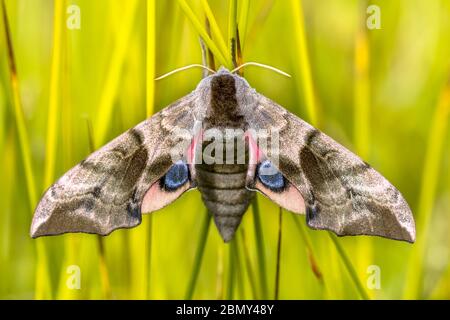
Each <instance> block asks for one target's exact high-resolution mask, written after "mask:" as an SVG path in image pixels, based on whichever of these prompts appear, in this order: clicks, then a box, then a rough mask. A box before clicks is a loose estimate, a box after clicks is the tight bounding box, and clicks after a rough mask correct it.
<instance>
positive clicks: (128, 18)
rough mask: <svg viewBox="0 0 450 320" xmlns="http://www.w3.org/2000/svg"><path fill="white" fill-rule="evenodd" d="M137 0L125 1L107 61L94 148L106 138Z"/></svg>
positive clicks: (96, 123) (96, 122)
mask: <svg viewBox="0 0 450 320" xmlns="http://www.w3.org/2000/svg"><path fill="white" fill-rule="evenodd" d="M137 7H138V1H137V0H130V1H127V2H126V5H125V9H124V12H123V19H122V21H121V22H120V25H121V28H120V29H119V33H118V34H117V38H116V39H117V40H116V43H115V45H114V48H113V50H112V51H111V52H112V56H111V61H110V63H109V66H110V67H109V68H108V74H107V76H106V82H105V84H104V87H103V90H102V96H101V98H100V103H99V107H98V112H97V117H96V121H95V129H96V132H95V139H96V144H95V146H96V148H97V147H99V146H101V145H102V144H103V143H104V141H105V138H106V134H107V132H108V129H109V127H110V123H111V116H112V112H113V107H114V101H115V99H116V95H117V93H118V88H119V82H120V77H121V74H122V66H123V64H124V61H125V57H126V53H127V50H128V48H129V40H130V36H131V33H132V30H133V25H134V20H135V16H136V12H137Z"/></svg>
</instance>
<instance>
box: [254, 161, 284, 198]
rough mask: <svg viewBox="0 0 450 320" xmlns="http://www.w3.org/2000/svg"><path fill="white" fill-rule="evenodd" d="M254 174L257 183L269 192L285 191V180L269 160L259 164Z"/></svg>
mask: <svg viewBox="0 0 450 320" xmlns="http://www.w3.org/2000/svg"><path fill="white" fill-rule="evenodd" d="M256 172H257V176H258V179H259V181H261V183H262V184H263V185H264V186H265V187H267V188H269V189H270V190H272V191H274V192H282V191H284V190H285V189H286V178H285V177H284V176H283V174H282V173H281V172H280V171H278V169H277V168H275V166H274V165H273V164H272V162H270V161H269V160H265V161H263V162H262V163H260V164H259V165H258V168H257V169H256Z"/></svg>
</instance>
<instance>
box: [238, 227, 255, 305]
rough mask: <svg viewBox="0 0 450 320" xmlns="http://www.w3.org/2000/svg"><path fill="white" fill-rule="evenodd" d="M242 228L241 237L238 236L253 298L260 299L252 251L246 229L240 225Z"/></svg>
mask: <svg viewBox="0 0 450 320" xmlns="http://www.w3.org/2000/svg"><path fill="white" fill-rule="evenodd" d="M240 230H241V232H240V237H239V236H238V239H240V242H241V243H240V244H241V247H242V248H243V249H244V263H245V268H246V270H247V276H248V280H249V282H250V288H251V290H252V295H253V297H252V298H253V299H260V297H259V294H258V289H257V286H256V279H255V272H254V269H253V267H252V262H251V260H250V252H249V249H248V245H247V241H246V238H245V230H244V228H243V227H242V226H240Z"/></svg>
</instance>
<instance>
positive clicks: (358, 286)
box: [328, 232, 370, 300]
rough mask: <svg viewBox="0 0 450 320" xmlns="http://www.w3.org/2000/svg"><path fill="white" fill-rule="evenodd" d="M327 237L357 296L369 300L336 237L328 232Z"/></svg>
mask: <svg viewBox="0 0 450 320" xmlns="http://www.w3.org/2000/svg"><path fill="white" fill-rule="evenodd" d="M328 235H329V236H330V238H331V241H332V242H333V244H334V246H335V247H336V250H337V252H338V254H339V256H340V257H341V259H342V262H343V263H344V266H345V268H346V269H347V271H348V273H349V275H350V278H351V279H352V281H353V284H354V285H355V288H356V290H357V291H358V293H359V295H360V296H361V298H362V299H363V300H369V299H370V297H369V295H368V294H367V292H366V290H365V289H364V286H363V284H362V282H361V280H360V279H359V277H358V274H357V273H356V270H355V268H354V267H353V264H352V262H351V261H350V259H349V257H348V255H347V253H346V252H345V250H344V248H343V247H342V246H341V244H340V243H339V241H338V239H337V237H336V235H334V234H333V233H331V232H328Z"/></svg>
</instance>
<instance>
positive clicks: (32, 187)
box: [1, 0, 52, 299]
mask: <svg viewBox="0 0 450 320" xmlns="http://www.w3.org/2000/svg"><path fill="white" fill-rule="evenodd" d="M1 5H2V20H3V27H4V31H5V38H6V46H7V53H8V57H7V58H8V63H9V71H10V81H11V89H12V97H13V108H14V117H15V121H16V126H17V131H18V134H19V144H20V150H21V153H22V162H23V166H24V170H25V178H26V184H27V191H28V200H29V206H30V209H31V210H33V209H34V208H35V206H36V204H37V191H36V182H35V179H34V172H33V167H32V164H31V163H32V162H31V159H32V156H31V148H30V142H29V139H28V133H27V129H26V122H25V117H24V113H23V108H22V102H21V99H20V89H19V80H18V77H17V69H16V61H15V56H14V49H13V44H12V39H11V32H10V29H9V22H8V15H7V12H6V5H5V1H4V0H2V3H1ZM36 249H37V266H36V289H35V298H36V299H50V298H51V296H52V293H51V283H50V276H49V273H48V262H47V250H46V248H45V245H44V243H43V241H42V239H37V240H36Z"/></svg>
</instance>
